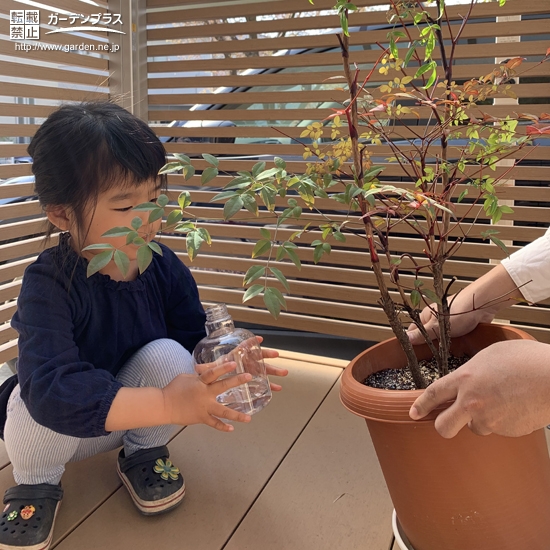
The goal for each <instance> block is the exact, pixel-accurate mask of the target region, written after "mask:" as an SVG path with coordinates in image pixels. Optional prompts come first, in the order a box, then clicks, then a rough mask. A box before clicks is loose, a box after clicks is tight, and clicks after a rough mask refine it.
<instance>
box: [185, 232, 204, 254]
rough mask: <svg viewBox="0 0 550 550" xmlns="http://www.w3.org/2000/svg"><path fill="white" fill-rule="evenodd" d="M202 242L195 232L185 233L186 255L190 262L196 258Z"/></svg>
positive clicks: (199, 235)
mask: <svg viewBox="0 0 550 550" xmlns="http://www.w3.org/2000/svg"><path fill="white" fill-rule="evenodd" d="M203 242H204V239H203V238H202V236H201V234H200V233H199V232H198V231H197V230H192V231H189V233H187V238H186V240H185V243H186V245H187V255H188V256H189V259H190V260H191V261H193V260H194V259H195V258H196V257H197V253H198V251H199V249H200V247H201V245H202V243H203Z"/></svg>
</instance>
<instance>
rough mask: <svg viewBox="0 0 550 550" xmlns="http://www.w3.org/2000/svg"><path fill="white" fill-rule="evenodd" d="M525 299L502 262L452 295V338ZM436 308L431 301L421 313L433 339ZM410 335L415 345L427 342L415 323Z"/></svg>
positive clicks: (409, 330)
mask: <svg viewBox="0 0 550 550" xmlns="http://www.w3.org/2000/svg"><path fill="white" fill-rule="evenodd" d="M522 299H523V296H522V294H521V292H520V290H519V289H518V288H517V287H516V284H515V283H514V281H513V280H512V278H511V277H510V275H508V272H507V271H506V269H504V267H503V266H502V265H498V266H496V267H494V268H493V269H491V271H489V272H488V273H486V274H485V275H483V277H480V278H479V279H477V281H474V282H473V283H471V284H470V285H468V286H467V287H466V288H465V289H463V290H462V291H461V292H459V293H458V294H456V295H455V296H451V297H449V304H450V308H451V309H450V314H451V337H453V336H463V335H464V334H468V332H471V331H472V330H474V329H475V328H476V327H477V325H478V324H479V323H490V322H491V321H492V320H493V319H494V317H495V314H496V313H497V312H498V311H499V310H501V309H503V308H505V307H507V306H510V305H512V304H514V303H516V302H517V301H520V300H522ZM436 311H437V305H436V304H431V305H430V306H426V307H425V308H424V309H423V310H422V312H421V313H420V320H421V321H422V324H423V325H424V327H425V329H426V331H427V332H428V334H429V335H430V337H431V338H432V340H435V339H437V338H439V324H438V322H437V318H436V316H435V314H434V312H436ZM407 334H408V336H409V340H410V341H411V343H412V344H413V345H418V344H423V343H424V337H423V336H422V334H421V332H420V331H419V330H418V329H417V328H416V325H415V324H414V323H411V324H410V325H409V328H408V331H407Z"/></svg>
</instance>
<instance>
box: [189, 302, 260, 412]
mask: <svg viewBox="0 0 550 550" xmlns="http://www.w3.org/2000/svg"><path fill="white" fill-rule="evenodd" d="M205 328H206V337H205V338H203V339H202V340H201V341H200V342H199V343H198V344H197V346H196V347H195V351H194V352H193V357H194V358H195V361H196V362H197V363H210V362H214V361H235V362H236V363H237V368H236V369H235V370H234V371H231V372H229V373H227V374H225V375H224V376H223V377H222V378H227V377H229V376H234V375H235V374H241V373H244V372H249V373H250V374H252V380H251V381H250V382H248V383H246V384H243V385H241V386H238V387H236V388H231V389H230V390H228V391H226V392H224V393H222V394H220V395H218V397H217V400H218V402H219V403H222V404H223V405H226V406H227V407H229V408H231V409H234V410H236V411H239V412H243V413H246V414H255V413H257V412H259V411H261V410H262V409H263V408H264V407H265V406H266V405H267V404H268V403H269V402H270V401H271V388H270V387H269V380H268V378H267V374H266V371H265V364H264V360H263V357H262V350H261V348H260V345H259V344H258V341H257V340H256V337H255V336H254V334H252V332H250V331H248V330H245V329H242V328H235V325H234V324H233V319H232V318H231V315H229V313H228V311H227V307H226V305H225V304H217V305H215V306H212V307H209V308H207V309H206V324H205Z"/></svg>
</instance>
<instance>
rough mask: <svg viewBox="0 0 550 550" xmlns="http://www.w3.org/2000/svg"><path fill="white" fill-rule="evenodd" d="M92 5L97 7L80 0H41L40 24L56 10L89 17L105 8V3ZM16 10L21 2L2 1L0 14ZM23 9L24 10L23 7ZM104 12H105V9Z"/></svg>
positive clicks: (45, 21)
mask: <svg viewBox="0 0 550 550" xmlns="http://www.w3.org/2000/svg"><path fill="white" fill-rule="evenodd" d="M94 3H95V4H97V6H95V5H94V4H90V3H88V2H83V1H81V0H43V1H42V2H41V4H42V9H43V10H44V11H43V12H42V13H41V15H42V18H41V19H40V23H47V22H48V19H45V20H43V18H44V16H46V17H48V15H49V14H50V13H52V12H55V11H57V10H66V11H68V12H71V13H83V14H85V15H89V14H92V13H98V8H100V9H101V8H106V7H107V2H96V1H95V0H94ZM47 6H49V7H51V9H46V7H47ZM17 9H22V8H21V2H16V1H14V0H3V2H2V8H1V9H0V13H5V11H7V10H17ZM23 9H25V8H24V7H23ZM27 9H29V8H27ZM31 9H32V6H31ZM105 11H107V10H106V9H105ZM101 12H103V9H101ZM8 13H9V12H8Z"/></svg>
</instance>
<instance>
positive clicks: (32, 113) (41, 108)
mask: <svg viewBox="0 0 550 550" xmlns="http://www.w3.org/2000/svg"><path fill="white" fill-rule="evenodd" d="M55 109H57V106H55V105H51V106H50V105H19V104H16V103H13V102H12V103H0V116H9V117H31V118H33V117H36V118H46V117H47V116H49V115H50V113H51V112H52V111H54V110H55Z"/></svg>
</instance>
